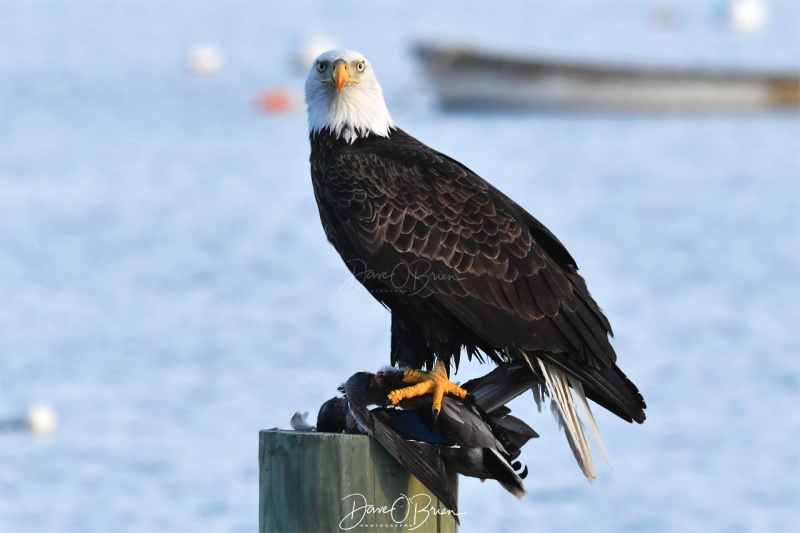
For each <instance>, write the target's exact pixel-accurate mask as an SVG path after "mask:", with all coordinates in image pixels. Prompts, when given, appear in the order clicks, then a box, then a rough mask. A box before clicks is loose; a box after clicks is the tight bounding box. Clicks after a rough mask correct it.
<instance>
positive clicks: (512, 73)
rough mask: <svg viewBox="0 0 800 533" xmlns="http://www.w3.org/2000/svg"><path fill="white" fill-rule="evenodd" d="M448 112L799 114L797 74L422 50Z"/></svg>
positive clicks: (458, 49)
mask: <svg viewBox="0 0 800 533" xmlns="http://www.w3.org/2000/svg"><path fill="white" fill-rule="evenodd" d="M415 53H416V55H417V56H418V57H419V58H420V60H421V61H422V63H423V65H424V68H425V71H426V73H427V75H428V76H429V78H430V79H431V80H432V81H433V84H434V86H435V88H436V91H437V93H438V98H439V101H440V103H441V104H442V105H443V106H445V107H473V108H539V109H566V110H594V111H629V112H645V113H646V112H655V113H663V112H678V113H682V112H706V113H714V112H757V111H767V110H775V109H789V110H798V109H800V76H798V74H797V73H761V72H723V71H715V70H700V69H685V70H683V69H667V68H649V67H634V66H614V65H601V64H591V63H579V62H568V61H554V60H543V59H536V58H523V57H514V56H507V55H498V54H491V53H485V52H480V51H476V50H472V49H469V48H464V47H454V46H428V45H419V46H417V47H416V49H415Z"/></svg>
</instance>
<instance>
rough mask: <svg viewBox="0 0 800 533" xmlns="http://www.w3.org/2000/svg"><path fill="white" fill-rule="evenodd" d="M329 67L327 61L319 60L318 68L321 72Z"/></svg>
mask: <svg viewBox="0 0 800 533" xmlns="http://www.w3.org/2000/svg"><path fill="white" fill-rule="evenodd" d="M326 68H328V62H327V61H317V70H318V71H320V72H325V69H326Z"/></svg>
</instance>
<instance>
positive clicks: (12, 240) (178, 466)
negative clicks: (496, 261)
mask: <svg viewBox="0 0 800 533" xmlns="http://www.w3.org/2000/svg"><path fill="white" fill-rule="evenodd" d="M751 3H752V2H751ZM755 3H756V4H757V5H756V7H755V8H753V7H750V8H748V7H746V6H745V7H744V8H741V9H740V8H737V7H736V6H735V5H733V3H732V2H727V1H708V2H701V1H698V2H695V1H691V2H690V1H685V2H675V1H670V0H657V1H602V0H600V1H593V2H588V1H585V2H557V1H538V2H491V1H480V2H463V3H456V2H442V3H433V2H400V1H397V2H380V3H378V2H366V1H363V2H361V1H354V2H291V3H290V2H285V3H257V2H141V3H140V2H133V1H116V2H108V3H100V2H74V1H70V2H60V3H56V2H12V1H7V0H6V1H4V2H2V5H0V173H1V174H0V283H1V285H0V418H2V419H3V420H4V422H3V424H2V425H0V427H2V428H3V429H4V431H3V432H2V433H1V434H0V530H2V531H8V532H16V531H65V532H73V531H74V532H78V531H81V532H82V531H252V530H254V529H256V527H257V523H258V511H257V492H258V471H257V445H258V430H260V429H266V428H271V427H275V426H278V427H284V428H286V427H288V422H289V418H290V417H291V415H292V413H294V412H295V411H296V410H301V411H305V410H308V411H311V412H312V414H311V419H312V420H313V418H314V412H315V410H316V409H317V408H318V406H319V405H320V404H321V403H322V402H323V401H324V400H326V399H328V398H330V397H332V396H333V395H335V393H336V386H337V385H338V384H339V383H341V382H342V380H344V379H345V378H346V377H347V376H349V375H350V374H352V373H353V372H355V371H360V370H376V369H377V368H378V367H379V366H380V365H382V364H384V363H386V362H387V361H388V346H389V314H388V313H387V312H386V311H385V310H384V309H383V308H381V307H380V306H379V305H378V304H376V303H375V302H374V301H373V300H372V299H371V297H370V296H369V295H368V294H367V293H365V292H363V291H355V292H353V291H350V290H348V287H349V285H347V282H348V280H349V275H348V271H347V269H346V268H345V267H344V265H343V264H342V263H341V261H340V259H339V257H338V256H337V254H336V252H335V251H334V250H333V248H332V247H330V246H329V245H328V244H327V243H326V241H325V238H324V235H323V232H322V229H321V227H320V224H319V220H318V215H317V210H316V205H315V203H314V198H313V194H312V190H311V184H310V178H309V170H308V162H307V161H308V153H309V146H308V140H307V130H306V124H305V114H304V109H303V106H302V101H301V100H302V95H301V94H300V95H299V96H298V94H299V92H300V91H301V90H302V84H303V81H304V78H305V72H306V68H307V66H306V63H304V60H303V56H304V54H305V55H308V54H310V53H312V52H314V51H315V47H317V48H318V47H320V46H322V45H323V44H322V43H324V42H329V43H331V45H335V46H338V47H345V48H352V49H356V50H359V51H361V52H362V53H364V54H365V55H366V56H367V58H368V59H369V60H370V61H371V63H372V64H373V66H374V68H375V70H376V72H377V74H378V77H379V80H380V81H381V83H382V85H383V87H384V92H385V95H386V99H387V103H388V106H389V109H390V111H391V112H392V114H393V117H394V119H395V121H396V122H397V123H398V124H399V125H400V126H401V127H403V128H404V129H405V130H406V131H408V132H410V133H411V134H412V135H415V136H416V137H418V138H419V139H421V140H422V141H424V142H426V143H428V144H430V145H432V146H434V147H435V148H437V149H438V150H440V151H443V152H445V153H447V154H449V155H451V156H453V157H454V158H456V159H458V160H460V161H462V162H463V163H464V164H466V165H468V166H469V167H470V168H472V169H473V170H475V171H476V172H477V173H478V174H480V175H482V176H484V177H485V178H487V179H489V180H490V181H492V182H493V183H494V184H495V185H497V186H498V187H499V188H500V189H501V190H503V191H504V192H506V193H507V194H509V195H510V196H511V197H513V198H515V199H516V200H517V201H518V202H519V203H520V204H521V205H523V206H524V207H525V208H527V209H528V210H529V211H531V212H532V213H533V214H534V215H535V216H537V217H538V218H539V219H540V220H541V221H543V222H544V223H545V224H546V225H547V226H548V227H549V228H550V229H552V230H553V231H554V232H555V234H556V235H558V236H559V238H560V239H561V240H562V241H563V242H564V243H565V244H566V245H567V247H568V248H569V250H570V251H571V253H572V254H573V255H574V256H575V257H576V259H577V261H578V263H579V265H580V267H581V271H582V272H583V274H584V275H585V277H586V278H587V280H588V283H589V287H590V289H591V290H592V292H593V294H594V295H595V297H596V298H597V300H598V301H599V302H600V304H601V305H602V306H603V308H604V310H605V311H606V313H607V315H608V316H609V318H610V320H611V322H612V325H613V326H614V329H615V332H616V334H617V335H616V337H615V340H614V345H615V347H616V348H617V351H618V354H619V360H620V364H621V366H622V368H623V369H624V370H625V372H626V373H627V374H628V375H629V376H630V377H631V378H632V379H633V380H634V381H635V382H636V383H637V384H638V386H639V387H640V389H641V390H642V391H643V393H644V396H645V398H646V400H647V403H648V411H647V414H648V419H647V422H646V423H645V424H644V425H642V426H633V425H629V424H626V423H624V422H622V421H620V420H618V419H616V418H615V417H613V416H612V415H609V414H607V413H605V412H603V411H602V409H599V408H598V409H596V416H597V418H598V423H599V425H600V427H601V430H602V431H603V434H604V436H605V441H606V446H607V448H608V450H609V453H610V456H611V458H612V461H613V463H614V468H613V470H612V469H609V468H606V467H605V466H604V465H600V467H599V477H598V480H597V482H596V483H595V484H594V485H593V486H590V485H588V484H587V483H586V481H585V480H584V478H583V476H582V475H581V473H580V471H579V469H578V468H577V466H576V465H575V462H574V460H573V458H572V457H571V453H570V451H569V449H568V447H567V444H566V441H565V439H564V437H563V435H562V434H560V433H559V430H558V429H557V427H556V424H555V422H554V421H553V418H552V416H551V415H550V414H549V413H546V412H545V413H541V414H539V413H537V412H536V410H535V407H534V405H533V402H532V400H531V399H530V398H529V397H527V396H526V397H525V398H522V399H520V400H518V401H516V402H515V403H514V405H513V407H514V410H515V414H517V415H519V416H522V417H523V418H524V419H526V420H527V421H528V422H529V423H531V425H533V426H534V427H535V428H536V429H537V430H538V431H539V432H540V433H541V438H540V439H538V440H537V441H533V442H531V443H530V444H529V445H528V446H527V448H526V450H525V453H524V454H523V457H522V460H523V462H525V463H526V464H527V465H528V468H529V470H530V475H529V476H528V478H527V480H526V485H527V488H528V494H527V495H526V496H525V498H523V499H522V500H521V501H516V500H514V499H513V498H512V497H511V496H510V495H509V494H508V493H506V492H505V491H504V490H503V489H502V488H501V487H500V486H499V485H497V484H496V483H494V482H487V483H484V484H481V483H480V482H479V481H478V480H474V479H465V478H462V481H461V498H460V505H461V510H462V511H463V512H465V513H466V514H465V515H464V516H462V524H463V526H462V529H461V530H462V531H490V530H494V531H520V530H527V531H530V530H536V531H548V532H549V531H664V532H667V531H722V530H725V531H798V530H800V509H799V502H800V449H799V448H798V440H799V439H800V409H798V398H799V394H800V373H799V372H798V370H799V365H800V333H798V332H799V331H800V327H798V326H800V218H799V217H800V215H799V214H798V213H800V115H798V111H797V108H796V107H795V108H793V109H789V110H783V111H766V112H747V113H737V112H725V113H701V114H695V113H688V112H687V113H648V112H640V113H632V114H631V113H618V112H615V111H613V110H605V111H604V110H595V111H593V112H591V113H583V112H581V111H579V110H569V111H564V110H562V109H558V108H552V109H550V108H547V107H543V108H541V107H540V108H537V109H533V110H525V111H518V110H514V111H513V112H508V111H505V112H499V113H498V112H493V111H492V110H486V109H478V108H477V107H476V108H470V107H469V106H466V107H464V108H459V109H454V110H453V109H451V110H443V109H442V108H441V107H440V106H439V100H438V96H437V93H436V91H435V90H434V86H433V85H432V83H431V81H430V79H429V78H428V77H426V75H425V74H424V71H423V68H422V65H421V64H420V62H419V61H418V60H417V59H416V58H415V56H414V55H413V53H412V50H413V46H414V45H415V44H417V43H434V44H437V43H439V44H444V43H453V42H457V43H460V44H461V45H467V46H471V47H474V48H476V49H480V50H487V51H490V52H493V53H497V54H499V55H503V54H514V55H516V56H520V57H526V56H532V57H533V56H535V57H544V58H555V59H557V60H575V61H579V62H582V63H588V64H598V63H599V64H625V65H641V66H647V67H654V68H668V67H672V68H677V69H687V68H689V69H696V70H701V71H702V70H712V71H714V70H733V71H758V72H767V71H776V72H786V73H789V74H792V73H793V74H794V75H795V76H796V75H798V71H800V33H798V27H799V26H800V3H798V2H796V1H794V0H786V1H768V2H755ZM759 6H760V7H759ZM737 9H740V11H741V10H742V9H743V10H744V13H743V14H742V13H738V14H737V12H736V10H737ZM748 9H749V11H748ZM298 98H300V101H298ZM486 370H488V368H486V367H482V368H481V367H479V365H477V364H472V365H469V364H467V365H463V366H462V369H461V371H460V372H459V374H458V375H457V376H456V377H457V378H458V379H460V380H464V379H466V378H468V377H472V376H475V375H478V374H480V373H482V372H484V371H486ZM35 405H44V406H48V407H47V408H46V409H40V410H39V414H40V416H39V418H42V416H43V417H44V420H45V425H47V422H48V421H49V422H50V423H51V424H50V425H51V426H52V423H53V422H56V417H57V423H56V425H55V429H54V431H52V432H50V433H49V435H48V436H39V437H37V436H34V435H31V434H29V433H27V432H25V431H13V428H15V427H17V428H23V427H24V426H25V425H26V422H25V421H24V420H22V418H24V417H25V416H26V413H27V411H28V409H29V408H31V407H32V406H35ZM48 408H49V409H50V410H51V411H48V410H47V409H48ZM42 412H44V414H43V415H42ZM53 412H54V413H53ZM14 419H19V420H18V421H17V422H15V421H14ZM46 429H47V428H44V429H42V430H41V431H42V432H45V431H46ZM51 429H52V428H51Z"/></svg>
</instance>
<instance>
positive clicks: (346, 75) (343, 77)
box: [333, 59, 350, 94]
mask: <svg viewBox="0 0 800 533" xmlns="http://www.w3.org/2000/svg"><path fill="white" fill-rule="evenodd" d="M333 67H334V70H333V83H334V85H336V90H337V91H338V92H339V94H341V92H342V88H343V87H344V86H345V85H347V84H348V83H349V82H350V71H349V70H350V69H349V67H348V66H347V63H346V62H345V61H343V60H341V59H340V60H339V61H337V62H336V63H334V64H333Z"/></svg>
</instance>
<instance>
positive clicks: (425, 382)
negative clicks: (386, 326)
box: [389, 361, 467, 419]
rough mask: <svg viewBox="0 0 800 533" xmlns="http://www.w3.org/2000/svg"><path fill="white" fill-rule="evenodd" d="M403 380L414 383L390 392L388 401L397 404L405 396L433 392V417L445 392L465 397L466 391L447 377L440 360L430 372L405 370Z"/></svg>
mask: <svg viewBox="0 0 800 533" xmlns="http://www.w3.org/2000/svg"><path fill="white" fill-rule="evenodd" d="M403 381H404V382H406V383H414V385H411V386H410V387H405V388H402V389H397V390H393V391H392V392H390V393H389V402H390V403H391V404H392V405H397V404H398V403H400V402H401V401H402V400H405V399H406V398H415V397H417V396H422V395H424V394H428V393H430V394H433V403H432V405H431V410H432V411H433V418H434V419H436V417H437V416H439V411H441V410H442V399H443V398H444V395H445V394H452V395H453V396H456V397H458V398H461V399H462V400H463V399H464V398H466V397H467V391H466V390H464V389H462V388H461V387H459V386H458V385H456V384H455V383H453V382H452V381H450V379H449V378H448V377H447V368H446V367H445V366H444V363H443V362H441V361H437V362H436V365H434V367H433V370H431V371H430V372H421V371H419V370H406V371H405V372H404V373H403Z"/></svg>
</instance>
